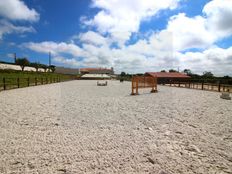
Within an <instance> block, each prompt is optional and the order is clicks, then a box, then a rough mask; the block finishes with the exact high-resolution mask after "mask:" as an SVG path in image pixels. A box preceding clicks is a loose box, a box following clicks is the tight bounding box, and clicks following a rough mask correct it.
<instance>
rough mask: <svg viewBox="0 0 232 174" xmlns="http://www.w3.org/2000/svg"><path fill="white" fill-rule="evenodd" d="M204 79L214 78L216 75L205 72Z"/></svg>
mask: <svg viewBox="0 0 232 174" xmlns="http://www.w3.org/2000/svg"><path fill="white" fill-rule="evenodd" d="M202 77H204V78H213V77H214V75H213V73H211V72H210V71H205V72H203V76H202Z"/></svg>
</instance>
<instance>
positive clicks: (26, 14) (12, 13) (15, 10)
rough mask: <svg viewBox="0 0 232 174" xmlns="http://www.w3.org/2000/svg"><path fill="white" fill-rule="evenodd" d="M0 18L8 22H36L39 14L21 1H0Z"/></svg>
mask: <svg viewBox="0 0 232 174" xmlns="http://www.w3.org/2000/svg"><path fill="white" fill-rule="evenodd" d="M0 16H3V17H4V18H7V19H10V20H26V21H38V20H39V14H38V13H37V12H36V11H35V10H34V9H29V8H28V7H27V6H26V4H25V3H24V2H23V1H21V0H1V1H0Z"/></svg>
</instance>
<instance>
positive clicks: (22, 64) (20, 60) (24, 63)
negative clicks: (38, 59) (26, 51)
mask: <svg viewBox="0 0 232 174" xmlns="http://www.w3.org/2000/svg"><path fill="white" fill-rule="evenodd" d="M15 63H16V65H19V66H20V67H21V68H22V71H24V68H25V66H28V65H29V64H30V62H29V60H27V58H17V59H16V61H15Z"/></svg>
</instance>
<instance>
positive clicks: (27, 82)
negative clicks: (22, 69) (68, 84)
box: [0, 77, 69, 91]
mask: <svg viewBox="0 0 232 174" xmlns="http://www.w3.org/2000/svg"><path fill="white" fill-rule="evenodd" d="M68 80H69V79H61V78H60V77H52V78H48V77H46V78H37V77H35V78H5V77H3V78H2V79H0V91H1V90H8V89H15V88H23V87H29V86H37V85H44V84H50V83H57V82H63V81H68Z"/></svg>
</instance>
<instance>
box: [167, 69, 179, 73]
mask: <svg viewBox="0 0 232 174" xmlns="http://www.w3.org/2000/svg"><path fill="white" fill-rule="evenodd" d="M169 72H170V73H172V72H178V71H176V70H174V69H170V70H169Z"/></svg>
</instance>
